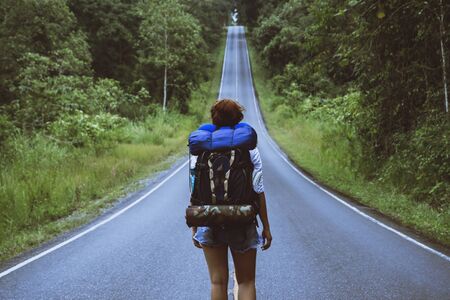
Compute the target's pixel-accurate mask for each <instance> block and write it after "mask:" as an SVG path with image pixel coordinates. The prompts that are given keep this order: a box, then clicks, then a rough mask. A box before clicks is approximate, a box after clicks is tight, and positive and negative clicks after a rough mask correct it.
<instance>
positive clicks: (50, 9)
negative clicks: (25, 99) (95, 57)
mask: <svg viewBox="0 0 450 300" xmlns="http://www.w3.org/2000/svg"><path fill="white" fill-rule="evenodd" d="M0 20H2V22H1V25H0V54H1V55H0V57H1V61H0V62H1V63H0V94H1V95H2V96H3V98H2V101H4V102H9V101H11V100H12V99H13V98H14V96H15V94H14V93H13V92H12V91H11V88H12V85H13V84H14V83H15V80H16V76H17V75H18V72H19V70H20V69H22V68H24V67H26V65H27V63H28V61H27V60H26V59H25V60H24V59H22V57H23V55H28V53H35V54H36V55H39V56H44V57H48V58H49V59H50V60H51V61H60V67H61V69H60V70H58V72H59V73H64V74H77V75H87V74H89V73H90V69H89V65H90V62H91V57H90V53H89V51H88V46H87V44H86V43H85V40H84V34H83V33H82V32H81V31H80V30H79V29H78V28H77V26H76V19H75V17H74V15H73V13H72V12H71V11H70V10H69V8H68V7H67V5H66V3H65V1H64V0H44V1H35V0H18V1H16V0H5V1H1V2H0Z"/></svg>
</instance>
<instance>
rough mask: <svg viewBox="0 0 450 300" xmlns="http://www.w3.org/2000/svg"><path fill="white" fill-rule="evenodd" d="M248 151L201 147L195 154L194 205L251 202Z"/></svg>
mask: <svg viewBox="0 0 450 300" xmlns="http://www.w3.org/2000/svg"><path fill="white" fill-rule="evenodd" d="M252 174H253V164H252V162H251V159H250V152H249V151H248V150H242V149H239V148H234V149H230V150H224V151H217V152H216V151H204V152H203V153H202V154H200V155H199V156H198V158H197V163H196V167H195V173H194V189H193V192H192V194H191V203H192V204H193V205H254V202H255V198H256V193H255V192H254V191H253V181H252Z"/></svg>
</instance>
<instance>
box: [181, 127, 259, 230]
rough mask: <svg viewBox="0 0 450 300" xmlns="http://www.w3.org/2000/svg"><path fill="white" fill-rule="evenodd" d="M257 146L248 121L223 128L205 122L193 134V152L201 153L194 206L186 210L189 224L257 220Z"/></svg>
mask: <svg viewBox="0 0 450 300" xmlns="http://www.w3.org/2000/svg"><path fill="white" fill-rule="evenodd" d="M255 147H256V132H255V131H254V129H253V128H252V127H251V126H250V125H248V124H245V123H239V124H237V125H236V126H234V127H222V128H217V127H215V126H214V125H203V126H201V127H200V128H199V130H196V131H194V132H193V133H191V135H190V137H189V149H190V153H192V154H194V155H198V156H197V162H196V165H195V170H194V184H193V188H192V191H191V206H190V207H188V209H187V210H186V221H187V225H188V226H189V227H190V226H221V227H224V226H225V225H226V226H227V227H232V226H240V225H242V223H250V222H256V214H257V212H258V209H259V207H258V202H257V193H256V192H255V191H254V190H253V180H252V175H253V163H252V161H251V158H250V151H249V150H251V149H254V148H255Z"/></svg>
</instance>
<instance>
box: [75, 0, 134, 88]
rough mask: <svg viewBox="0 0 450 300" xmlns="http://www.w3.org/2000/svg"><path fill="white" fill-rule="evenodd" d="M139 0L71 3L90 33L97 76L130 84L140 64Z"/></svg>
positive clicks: (80, 21) (82, 25)
mask: <svg viewBox="0 0 450 300" xmlns="http://www.w3.org/2000/svg"><path fill="white" fill-rule="evenodd" d="M138 3H139V1H138V0H102V1H98V0H70V1H69V6H70V8H71V10H72V11H73V12H74V14H75V16H76V17H77V19H78V23H79V24H80V27H81V28H82V29H83V30H84V31H85V32H86V33H87V35H88V42H89V45H90V49H91V52H92V57H93V63H92V66H93V68H94V71H95V75H96V76H97V77H108V78H113V79H116V80H119V81H120V82H121V83H122V85H130V84H131V83H132V82H133V81H134V80H135V78H134V76H133V75H134V73H133V70H134V68H135V67H136V63H137V58H136V47H135V45H136V42H137V39H138V35H139V26H140V23H141V21H142V20H141V18H140V17H139V16H138V14H137V9H136V8H137V5H138Z"/></svg>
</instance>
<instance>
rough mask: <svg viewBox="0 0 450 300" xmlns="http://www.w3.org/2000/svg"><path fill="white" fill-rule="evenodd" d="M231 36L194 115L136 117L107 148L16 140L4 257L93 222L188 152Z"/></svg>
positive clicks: (5, 197) (1, 188)
mask: <svg viewBox="0 0 450 300" xmlns="http://www.w3.org/2000/svg"><path fill="white" fill-rule="evenodd" d="M224 45H225V39H223V40H222V43H221V44H220V45H219V47H218V48H217V49H216V51H215V52H214V53H213V56H212V57H213V59H214V66H213V67H212V68H211V77H210V79H209V80H207V81H205V82H203V83H202V84H200V86H199V87H198V88H197V89H196V90H194V91H193V93H192V95H191V100H190V102H189V106H190V114H189V115H181V114H178V113H175V112H168V113H166V114H164V113H158V114H156V115H154V116H151V117H149V118H147V119H146V120H145V121H144V122H140V123H130V124H129V125H127V128H126V132H127V133H128V135H129V141H128V142H127V143H120V144H117V145H116V146H114V147H113V148H111V149H109V150H108V151H105V152H103V153H101V154H98V153H97V154H96V153H95V151H92V150H89V149H77V148H72V147H65V146H61V145H58V144H57V143H55V141H54V140H50V139H48V138H47V137H45V136H42V135H37V136H36V137H34V138H28V137H23V136H22V137H18V138H17V139H16V140H15V147H14V149H15V151H16V152H17V154H16V159H15V161H14V163H13V164H10V165H8V166H6V167H4V168H2V169H1V170H0V209H1V212H0V215H1V217H2V218H5V219H4V220H6V221H5V222H2V227H0V237H1V239H0V262H2V261H5V260H7V259H9V258H11V257H13V256H16V255H18V254H19V253H22V252H24V251H26V250H28V249H31V248H33V247H36V246H38V245H39V244H42V243H43V242H45V241H48V240H50V239H51V238H53V237H55V236H57V235H59V234H61V233H63V232H65V231H67V230H70V229H73V228H75V227H78V226H80V225H82V224H85V223H87V222H88V221H90V220H92V219H93V218H95V217H96V216H98V215H99V214H100V213H101V212H103V211H104V210H105V209H107V208H109V207H111V206H113V205H114V203H115V202H116V200H117V198H119V197H121V196H124V195H126V194H127V193H130V192H132V191H134V190H137V189H138V188H140V187H141V185H140V184H139V182H140V179H143V178H147V177H149V176H150V175H152V174H154V173H155V172H157V171H161V170H164V169H166V168H168V167H169V166H170V165H171V164H172V163H173V162H174V161H175V160H176V159H177V158H179V157H180V156H181V155H183V154H186V153H187V152H186V151H187V149H186V140H187V136H188V134H189V132H190V131H191V130H193V129H194V128H195V127H196V126H198V123H200V122H204V121H206V120H207V117H208V112H209V105H210V104H211V103H212V101H214V100H215V98H216V95H217V90H218V87H219V84H220V77H221V68H222V59H223V55H224V48H225V47H224Z"/></svg>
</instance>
